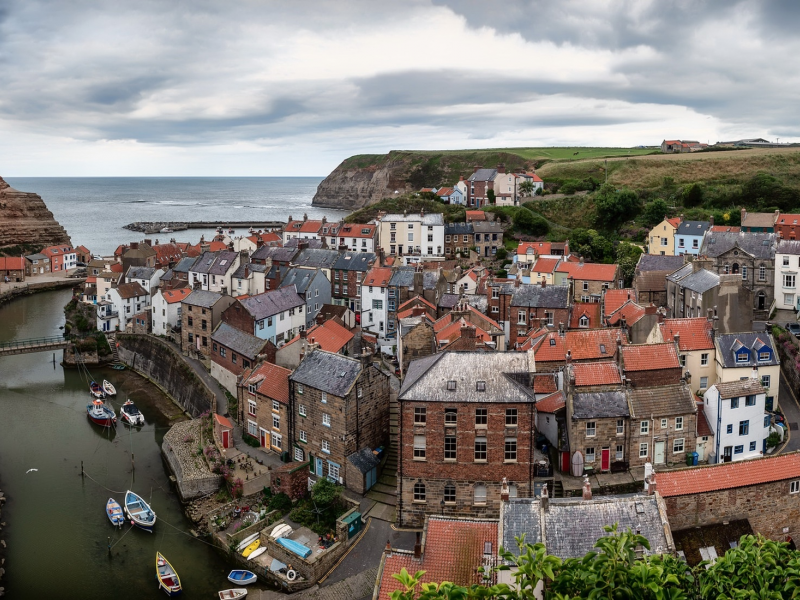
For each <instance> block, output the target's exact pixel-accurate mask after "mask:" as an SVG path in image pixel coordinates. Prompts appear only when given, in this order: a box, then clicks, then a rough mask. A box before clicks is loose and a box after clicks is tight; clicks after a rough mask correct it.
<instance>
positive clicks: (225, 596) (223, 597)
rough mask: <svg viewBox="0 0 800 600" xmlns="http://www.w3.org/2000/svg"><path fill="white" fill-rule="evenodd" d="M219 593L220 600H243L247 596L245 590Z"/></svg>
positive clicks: (233, 589) (235, 589)
mask: <svg viewBox="0 0 800 600" xmlns="http://www.w3.org/2000/svg"><path fill="white" fill-rule="evenodd" d="M218 593H219V597H220V600H230V599H231V598H244V597H245V596H247V590H245V589H239V588H231V589H229V590H222V591H221V592H218Z"/></svg>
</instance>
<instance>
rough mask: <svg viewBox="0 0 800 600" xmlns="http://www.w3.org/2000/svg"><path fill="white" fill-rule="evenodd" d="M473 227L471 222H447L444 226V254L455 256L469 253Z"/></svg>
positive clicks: (448, 256) (450, 256)
mask: <svg viewBox="0 0 800 600" xmlns="http://www.w3.org/2000/svg"><path fill="white" fill-rule="evenodd" d="M473 235H474V229H473V224H472V223H447V224H446V225H445V226H444V254H445V256H446V257H447V258H455V256H456V255H457V254H461V255H462V256H468V255H469V248H470V246H472V236H473Z"/></svg>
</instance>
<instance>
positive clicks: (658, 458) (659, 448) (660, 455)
mask: <svg viewBox="0 0 800 600" xmlns="http://www.w3.org/2000/svg"><path fill="white" fill-rule="evenodd" d="M653 452H654V457H653V458H654V460H653V462H655V463H656V464H657V465H663V464H664V442H656V445H655V450H654V451H653Z"/></svg>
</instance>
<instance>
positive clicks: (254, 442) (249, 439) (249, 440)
mask: <svg viewBox="0 0 800 600" xmlns="http://www.w3.org/2000/svg"><path fill="white" fill-rule="evenodd" d="M242 441H244V443H245V444H247V445H248V446H252V447H253V448H260V447H261V442H259V441H258V438H257V437H253V436H252V435H250V434H249V433H247V432H246V431H245V432H243V433H242Z"/></svg>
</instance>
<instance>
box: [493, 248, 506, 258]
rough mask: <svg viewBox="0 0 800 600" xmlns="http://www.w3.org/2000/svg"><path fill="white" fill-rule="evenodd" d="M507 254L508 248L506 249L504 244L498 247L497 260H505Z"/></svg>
mask: <svg viewBox="0 0 800 600" xmlns="http://www.w3.org/2000/svg"><path fill="white" fill-rule="evenodd" d="M507 256H508V250H506V249H505V248H503V247H502V246H501V247H500V248H498V249H497V254H495V255H494V257H495V258H496V259H497V260H505V259H506V257H507Z"/></svg>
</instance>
